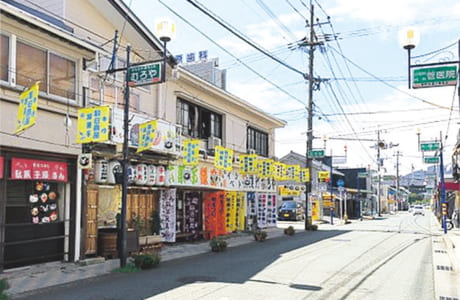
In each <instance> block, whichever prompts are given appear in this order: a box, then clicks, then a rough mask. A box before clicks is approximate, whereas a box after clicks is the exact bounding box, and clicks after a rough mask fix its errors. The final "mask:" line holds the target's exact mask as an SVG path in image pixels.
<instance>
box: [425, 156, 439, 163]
mask: <svg viewBox="0 0 460 300" xmlns="http://www.w3.org/2000/svg"><path fill="white" fill-rule="evenodd" d="M423 162H424V163H426V164H437V163H439V156H433V157H424V158H423Z"/></svg>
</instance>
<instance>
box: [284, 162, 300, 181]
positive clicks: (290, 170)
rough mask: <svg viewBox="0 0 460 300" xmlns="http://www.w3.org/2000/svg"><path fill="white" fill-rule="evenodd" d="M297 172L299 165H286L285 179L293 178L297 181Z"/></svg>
mask: <svg viewBox="0 0 460 300" xmlns="http://www.w3.org/2000/svg"><path fill="white" fill-rule="evenodd" d="M299 172H300V166H299V165H288V166H286V179H287V180H295V181H297V182H298V181H299Z"/></svg>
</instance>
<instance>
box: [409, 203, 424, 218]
mask: <svg viewBox="0 0 460 300" xmlns="http://www.w3.org/2000/svg"><path fill="white" fill-rule="evenodd" d="M412 213H413V214H414V216H415V215H419V214H420V215H422V216H424V215H425V210H424V209H423V206H422V205H415V206H414V208H413V209H412Z"/></svg>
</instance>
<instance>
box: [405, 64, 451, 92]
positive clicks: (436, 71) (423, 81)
mask: <svg viewBox="0 0 460 300" xmlns="http://www.w3.org/2000/svg"><path fill="white" fill-rule="evenodd" d="M457 74H458V73H457V66H442V67H429V68H420V69H415V70H414V81H413V84H412V88H414V89H417V88H426V87H437V86H449V85H454V86H455V84H456V83H457Z"/></svg>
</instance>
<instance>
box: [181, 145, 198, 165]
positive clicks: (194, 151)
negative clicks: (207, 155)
mask: <svg viewBox="0 0 460 300" xmlns="http://www.w3.org/2000/svg"><path fill="white" fill-rule="evenodd" d="M183 155H184V159H183V161H184V165H192V166H196V165H198V160H199V155H200V140H184V151H183Z"/></svg>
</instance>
